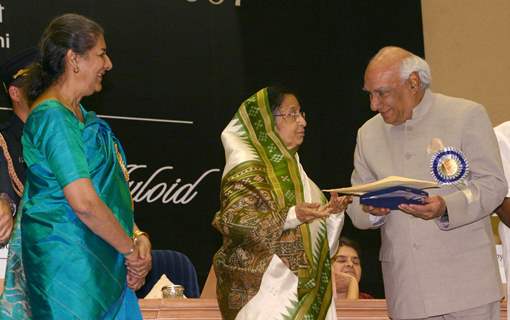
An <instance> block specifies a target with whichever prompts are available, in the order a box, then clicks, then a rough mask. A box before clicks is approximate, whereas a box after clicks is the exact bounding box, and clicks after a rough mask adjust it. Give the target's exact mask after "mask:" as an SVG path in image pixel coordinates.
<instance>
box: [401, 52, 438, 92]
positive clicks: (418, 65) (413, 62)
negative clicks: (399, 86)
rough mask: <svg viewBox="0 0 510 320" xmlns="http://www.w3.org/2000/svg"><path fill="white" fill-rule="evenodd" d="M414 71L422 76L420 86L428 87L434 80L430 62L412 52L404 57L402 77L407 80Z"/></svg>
mask: <svg viewBox="0 0 510 320" xmlns="http://www.w3.org/2000/svg"><path fill="white" fill-rule="evenodd" d="M413 72H417V73H418V76H419V77H420V82H421V86H420V88H421V89H427V88H428V87H429V86H430V82H431V81H432V76H431V75H430V67H429V64H428V63H427V61H425V60H423V59H422V58H420V57H418V56H416V55H414V54H411V55H410V56H409V57H407V58H405V59H403V60H402V62H401V64H400V78H401V79H402V80H406V79H408V78H409V76H410V75H411V73H413Z"/></svg>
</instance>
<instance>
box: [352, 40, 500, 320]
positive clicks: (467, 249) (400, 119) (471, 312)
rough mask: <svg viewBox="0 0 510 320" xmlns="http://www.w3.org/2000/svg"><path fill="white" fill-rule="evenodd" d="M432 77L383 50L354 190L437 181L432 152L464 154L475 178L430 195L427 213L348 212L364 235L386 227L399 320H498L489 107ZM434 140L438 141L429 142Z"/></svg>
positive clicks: (369, 78)
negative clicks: (437, 84) (391, 181)
mask: <svg viewBox="0 0 510 320" xmlns="http://www.w3.org/2000/svg"><path fill="white" fill-rule="evenodd" d="M430 79H431V77H430V69H429V66H428V65H427V63H426V62H425V61H424V60H423V59H421V58H419V57H417V56H416V55H414V54H412V53H410V52H408V51H406V50H404V49H402V48H397V47H386V48H383V49H381V50H380V51H379V52H378V53H377V54H376V55H375V56H374V57H373V58H372V60H371V61H370V63H369V64H368V66H367V69H366V71H365V78H364V80H365V82H364V90H365V91H366V92H367V93H368V94H369V96H370V106H371V108H372V110H373V111H376V112H378V114H377V115H376V116H374V117H373V118H371V119H370V120H368V121H367V122H366V123H365V124H364V125H363V126H362V127H361V128H360V129H359V132H358V137H357V145H356V151H355V154H354V167H355V168H354V171H353V174H352V184H353V185H357V184H362V183H368V182H373V181H376V180H379V179H382V178H385V177H387V176H390V175H398V176H405V177H409V178H414V179H422V180H430V179H431V178H432V176H431V173H430V172H431V167H430V163H431V158H432V155H433V154H434V152H431V151H434V150H435V148H436V147H437V145H438V143H437V142H439V145H440V146H441V147H443V146H444V147H450V148H452V149H454V150H458V152H459V154H460V155H461V156H463V157H465V160H466V161H467V162H468V163H469V170H470V171H469V172H470V173H469V174H468V175H467V176H465V177H464V178H463V179H462V180H460V181H458V182H459V183H458V184H457V185H443V186H441V188H438V189H431V190H429V194H430V196H429V197H428V198H427V199H426V203H425V204H423V205H413V204H401V205H400V206H399V209H398V210H390V209H387V208H375V207H371V206H362V205H360V204H359V200H358V199H355V201H353V203H352V205H351V206H350V207H349V209H348V213H349V215H350V217H351V219H352V220H353V223H354V224H355V225H356V226H357V227H358V228H362V229H363V228H376V227H380V228H381V239H382V245H381V250H380V260H381V264H382V270H383V277H384V286H385V293H386V299H387V303H388V310H389V313H390V315H391V317H392V318H393V319H473V320H474V319H476V320H483V319H499V299H500V279H499V275H498V267H497V261H496V254H495V247H494V240H493V237H492V230H491V225H490V220H489V215H490V214H491V213H492V212H493V210H494V209H495V208H496V207H497V206H498V205H499V204H500V203H501V201H502V200H503V198H504V196H505V194H506V190H507V185H506V180H505V177H504V174H503V169H502V166H501V160H500V156H499V151H498V146H497V141H496V138H495V136H494V132H493V130H492V126H491V123H490V121H489V118H488V116H487V113H486V111H485V109H484V108H483V106H481V105H480V104H477V103H475V102H472V101H468V100H465V99H459V98H453V97H448V96H445V95H441V94H437V93H433V92H432V91H431V90H430V89H429V88H428V87H429V84H430ZM433 141H435V143H432V142H433Z"/></svg>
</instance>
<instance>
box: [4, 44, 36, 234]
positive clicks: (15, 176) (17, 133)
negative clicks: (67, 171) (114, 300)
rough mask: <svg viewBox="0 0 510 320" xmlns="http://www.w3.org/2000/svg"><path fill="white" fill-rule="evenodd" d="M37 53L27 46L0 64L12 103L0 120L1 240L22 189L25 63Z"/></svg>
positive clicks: (23, 173) (26, 103)
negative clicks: (6, 117)
mask: <svg viewBox="0 0 510 320" xmlns="http://www.w3.org/2000/svg"><path fill="white" fill-rule="evenodd" d="M37 54H38V50H37V49H36V48H28V49H25V50H23V51H20V52H18V53H17V54H15V55H14V56H12V57H10V58H9V59H7V61H5V62H4V63H3V64H2V65H1V66H0V77H1V79H2V84H3V87H4V89H5V93H6V96H7V98H8V100H9V102H10V106H11V107H12V112H11V113H12V114H10V116H9V119H8V120H7V121H6V122H4V123H2V124H0V244H6V243H7V241H9V238H10V236H11V231H12V225H13V216H14V214H15V213H16V207H17V205H18V203H19V200H20V198H21V194H22V193H23V183H24V181H25V162H24V161H23V154H22V152H21V151H22V148H21V134H22V133H23V125H24V123H25V121H26V120H27V117H28V112H29V107H28V102H27V97H26V94H25V91H24V89H23V84H24V83H25V80H26V75H27V73H28V66H29V65H30V64H31V63H32V62H33V61H34V60H35V58H36V57H37Z"/></svg>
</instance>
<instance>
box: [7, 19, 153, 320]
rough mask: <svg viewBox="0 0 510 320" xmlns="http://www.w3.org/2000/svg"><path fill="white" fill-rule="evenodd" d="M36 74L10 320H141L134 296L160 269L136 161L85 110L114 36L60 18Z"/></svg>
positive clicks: (48, 34)
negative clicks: (140, 222) (139, 216)
mask: <svg viewBox="0 0 510 320" xmlns="http://www.w3.org/2000/svg"><path fill="white" fill-rule="evenodd" d="M39 52H40V58H39V59H38V61H37V62H36V63H35V64H33V66H32V67H31V68H30V71H29V73H28V80H27V81H28V87H27V91H26V92H27V96H28V98H29V101H30V102H31V111H30V114H29V117H28V119H27V122H26V124H25V128H24V129H23V137H22V143H23V155H24V158H25V162H26V163H27V176H26V181H25V190H24V192H23V198H22V200H21V205H20V209H19V210H18V215H17V217H16V222H15V226H14V231H13V235H12V238H11V241H10V245H9V257H8V262H7V271H6V279H5V290H4V292H3V295H2V299H1V301H0V305H1V306H0V311H1V318H2V319H16V320H19V319H37V320H44V319H136V320H138V319H141V318H142V316H141V313H140V308H139V306H138V300H137V298H136V296H135V294H134V292H133V289H137V288H138V287H140V286H141V284H142V283H143V281H144V277H145V275H146V273H147V272H148V269H149V268H150V243H148V239H147V236H146V234H144V233H143V232H141V231H139V230H137V228H136V226H135V225H134V221H133V220H134V219H133V209H134V208H133V202H132V199H131V195H130V191H129V188H128V183H127V181H128V179H129V177H128V173H127V169H126V166H125V164H126V158H125V154H124V152H123V149H122V146H121V144H120V141H119V140H118V139H117V138H116V136H115V135H114V134H113V132H112V130H111V129H110V127H109V126H108V124H107V123H106V122H105V121H103V120H101V119H99V118H98V117H97V116H96V114H95V113H94V112H88V111H86V110H85V109H84V107H83V106H82V105H81V102H80V101H81V98H83V97H85V96H89V95H92V94H93V93H95V92H98V91H101V89H102V80H103V77H104V75H105V74H106V73H107V72H108V71H110V70H111V69H112V62H111V60H110V58H109V57H108V55H107V54H106V42H105V39H104V31H103V29H102V27H101V26H99V24H97V23H96V22H94V21H92V20H90V19H88V18H86V17H84V16H81V15H77V14H64V15H62V16H59V17H57V18H55V19H54V20H52V21H51V22H50V24H49V25H48V26H47V28H46V30H45V31H44V33H43V35H42V37H41V40H40V44H39Z"/></svg>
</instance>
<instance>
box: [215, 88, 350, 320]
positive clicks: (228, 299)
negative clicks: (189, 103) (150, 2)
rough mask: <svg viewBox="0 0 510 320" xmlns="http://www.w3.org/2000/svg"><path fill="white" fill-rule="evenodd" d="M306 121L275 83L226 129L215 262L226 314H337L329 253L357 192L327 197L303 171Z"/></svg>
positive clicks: (260, 316) (291, 316) (243, 107)
mask: <svg viewBox="0 0 510 320" xmlns="http://www.w3.org/2000/svg"><path fill="white" fill-rule="evenodd" d="M305 127H306V120H305V113H304V112H302V111H301V106H300V104H299V102H298V100H297V98H296V96H295V95H294V94H293V93H291V92H289V91H286V90H284V89H278V88H274V87H271V88H265V89H262V90H260V91H259V92H257V93H256V94H255V95H253V96H252V97H250V98H249V99H247V100H246V101H245V102H244V103H243V104H242V105H241V107H240V108H239V110H238V112H237V113H236V114H235V116H234V118H233V119H232V121H231V122H230V123H229V124H228V126H227V127H226V128H225V130H224V131H223V133H222V142H223V146H224V148H225V157H226V165H225V170H224V172H223V177H222V182H221V199H220V200H221V210H220V211H219V212H218V213H217V214H216V216H215V218H214V221H213V225H214V227H215V228H216V229H217V230H218V231H219V232H220V233H221V234H222V236H223V245H222V247H221V248H220V250H218V252H217V253H216V255H215V256H214V268H215V272H216V275H217V278H218V282H217V296H218V302H219V305H220V310H221V312H222V315H223V317H224V318H225V319H264V320H269V319H336V314H335V306H334V301H333V299H332V281H331V264H330V256H331V253H332V252H333V253H334V252H335V250H336V246H337V239H338V237H339V234H340V231H341V229H342V226H343V222H344V215H343V211H344V209H345V207H346V206H347V204H348V203H349V202H350V198H349V197H338V196H337V195H336V194H332V196H331V199H330V201H329V202H328V201H327V200H326V198H325V197H324V195H323V194H322V192H321V191H320V189H319V188H318V187H317V186H316V185H315V184H314V183H313V182H312V181H311V180H310V179H309V178H308V176H307V175H306V173H305V172H304V170H303V168H302V166H301V164H300V163H299V157H298V154H297V149H298V147H299V146H300V145H301V143H302V142H303V138H304V133H305Z"/></svg>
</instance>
